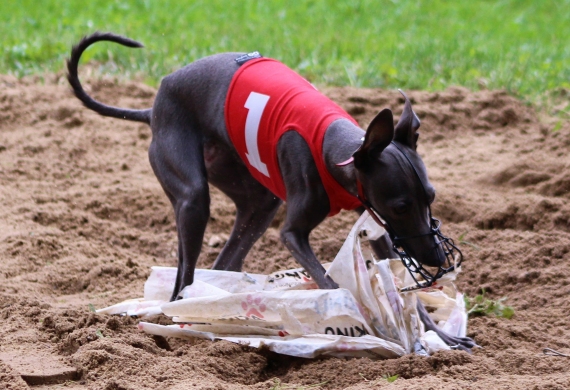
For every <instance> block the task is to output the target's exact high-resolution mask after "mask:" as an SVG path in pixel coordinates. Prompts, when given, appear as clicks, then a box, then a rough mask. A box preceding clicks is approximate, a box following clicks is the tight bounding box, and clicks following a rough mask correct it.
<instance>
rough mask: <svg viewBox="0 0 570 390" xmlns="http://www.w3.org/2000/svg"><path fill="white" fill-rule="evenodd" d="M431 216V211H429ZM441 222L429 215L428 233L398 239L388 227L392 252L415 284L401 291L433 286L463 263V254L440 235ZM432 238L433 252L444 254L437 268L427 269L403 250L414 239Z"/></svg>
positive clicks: (452, 243)
mask: <svg viewBox="0 0 570 390" xmlns="http://www.w3.org/2000/svg"><path fill="white" fill-rule="evenodd" d="M430 214H431V211H430ZM440 228H441V222H440V221H439V219H436V218H433V217H432V216H431V215H430V231H429V232H428V233H425V234H421V235H418V236H411V237H398V236H396V235H394V234H393V233H391V232H390V231H391V230H392V229H390V228H389V227H388V230H387V231H388V234H389V235H390V238H391V240H392V244H393V247H394V251H395V252H396V253H397V254H398V256H400V259H401V260H402V263H403V264H404V266H405V267H406V269H407V270H408V272H409V273H410V275H411V276H412V278H413V279H414V281H415V282H416V285H415V286H410V287H405V288H403V289H402V291H411V290H417V289H421V288H426V287H430V286H433V285H434V283H435V282H436V280H437V279H439V278H441V277H442V276H443V275H445V274H447V273H449V272H452V271H454V270H456V269H457V268H458V267H459V266H461V263H462V262H463V253H461V250H459V248H458V247H457V246H455V243H454V241H453V240H452V239H451V238H449V237H446V236H444V235H443V233H441V230H440ZM425 236H432V237H433V242H434V247H433V250H434V251H437V250H438V249H441V250H442V252H443V254H444V259H443V263H442V264H441V265H439V266H438V267H427V266H425V265H423V264H421V263H420V262H418V261H417V260H415V259H414V258H412V257H411V256H410V255H409V254H408V252H406V250H405V249H404V248H405V247H407V246H410V245H411V243H412V242H413V240H414V239H417V238H420V237H425Z"/></svg>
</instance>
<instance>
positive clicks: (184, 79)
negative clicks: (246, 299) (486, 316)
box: [67, 32, 475, 350]
mask: <svg viewBox="0 0 570 390" xmlns="http://www.w3.org/2000/svg"><path fill="white" fill-rule="evenodd" d="M99 41H111V42H115V43H118V44H121V45H124V46H127V47H133V48H136V47H142V44H140V43H139V42H137V41H134V40H131V39H128V38H126V37H122V36H119V35H115V34H112V33H100V32H97V33H94V34H92V35H90V36H86V37H84V38H83V39H82V40H81V41H80V42H79V43H78V44H77V45H76V46H74V47H73V48H72V51H71V57H70V59H69V60H68V61H67V68H68V81H69V83H70V85H71V87H72V88H73V92H74V94H75V96H76V97H77V98H78V99H79V100H81V101H82V103H83V104H84V105H85V106H86V107H87V108H89V109H91V110H93V111H95V112H97V113H99V114H101V115H103V116H109V117H114V118H119V119H126V120H131V121H137V122H143V123H146V124H148V125H150V127H151V128H152V134H153V137H152V141H151V144H150V147H149V158H150V163H151V166H152V168H153V171H154V173H155V175H156V177H157V178H158V181H159V182H160V184H161V186H162V188H163V189H164V192H165V193H166V195H167V196H168V198H169V200H170V202H171V203H172V206H173V208H174V213H175V217H176V226H177V232H178V272H177V277H176V282H175V286H174V291H173V293H172V297H171V300H175V299H177V298H178V294H179V292H180V291H181V290H182V289H183V288H184V287H185V286H188V285H191V284H192V283H193V278H194V268H195V266H196V261H197V259H198V256H199V254H200V250H201V246H202V240H203V236H204V231H205V228H206V224H207V222H208V219H209V216H210V210H209V209H210V208H209V206H210V196H209V188H208V182H209V183H211V184H212V185H214V186H215V187H217V188H219V189H220V190H221V191H222V192H224V193H225V194H226V195H227V196H228V197H229V198H230V199H232V201H233V202H234V203H235V205H236V209H237V215H236V220H235V224H234V227H233V230H232V232H231V235H230V237H229V239H228V241H227V242H226V244H225V246H224V247H223V249H222V251H221V252H220V254H219V256H218V258H217V259H216V261H215V263H214V265H213V268H214V269H218V270H228V271H241V268H242V265H243V261H244V258H245V257H246V255H247V253H248V252H249V250H250V249H251V247H252V246H253V244H254V243H255V242H256V241H257V240H258V239H259V238H260V237H261V235H262V234H263V233H264V232H265V231H266V229H267V228H268V226H269V224H270V223H271V221H272V220H273V217H274V216H275V213H276V212H277V209H278V208H279V206H280V205H281V204H282V199H281V198H283V199H285V198H286V200H287V211H286V219H285V222H284V226H283V228H282V230H281V236H280V238H281V241H282V242H283V243H284V245H285V246H286V247H287V249H288V250H289V251H290V252H291V254H292V255H293V257H294V258H295V259H296V260H297V262H298V263H299V264H301V266H303V267H304V268H305V269H306V270H307V272H308V273H309V274H310V275H311V277H312V278H313V279H314V281H315V282H316V283H317V285H318V286H319V288H324V289H331V288H337V287H338V285H337V284H336V283H335V282H334V281H333V280H332V279H331V278H330V277H329V276H327V275H326V273H325V270H324V268H323V267H322V265H321V264H320V263H319V261H318V260H317V257H316V256H315V254H314V252H313V250H312V249H311V246H310V244H309V234H310V232H311V231H312V230H313V229H314V228H315V227H316V226H317V225H318V224H320V223H321V222H322V221H323V220H324V219H325V218H326V217H327V216H328V215H332V214H334V213H336V212H338V211H339V210H340V209H341V208H348V209H355V210H356V211H357V212H358V213H362V212H363V211H364V209H368V210H369V211H370V212H371V213H372V214H373V215H374V216H375V218H376V220H377V221H378V222H379V223H382V224H383V226H385V228H386V229H387V232H388V233H387V234H386V235H384V236H383V237H381V238H380V239H378V240H376V241H374V242H373V243H372V246H373V249H374V251H375V252H376V253H377V254H378V256H380V258H388V257H390V258H391V257H394V256H395V255H396V254H395V253H394V249H393V248H396V246H393V244H392V242H391V241H394V243H397V245H398V247H400V248H402V250H403V252H401V253H406V254H407V255H408V256H411V257H413V258H415V259H416V260H417V262H418V263H419V264H423V265H426V266H431V267H437V268H438V269H439V270H442V269H443V268H442V265H443V264H444V263H445V262H446V261H447V259H446V256H448V255H449V253H450V250H449V248H446V247H445V245H443V244H442V242H443V243H445V242H447V238H445V237H444V236H442V235H441V234H440V233H439V227H435V228H434V222H433V221H434V219H433V218H432V217H431V212H430V211H429V210H430V209H429V206H430V204H431V203H432V202H433V200H434V198H435V189H434V187H433V186H432V185H431V184H430V183H429V181H428V178H427V173H426V168H425V166H424V164H423V162H422V160H421V158H420V156H419V155H418V153H417V152H416V144H417V140H418V135H417V133H416V130H417V129H418V128H419V119H418V118H417V116H416V114H415V113H414V112H413V110H412V106H411V103H410V101H409V100H408V98H407V97H406V96H405V95H404V99H405V107H404V112H403V114H402V115H401V118H400V120H399V122H398V124H397V125H396V127H395V128H394V121H393V116H392V112H391V111H390V110H389V109H384V110H382V111H381V112H380V113H379V114H378V115H377V116H376V117H375V118H374V119H373V120H372V122H371V123H370V125H369V126H368V128H367V130H366V131H364V130H362V129H360V128H359V127H358V126H357V124H356V122H355V121H354V120H353V119H351V118H350V117H349V116H348V114H346V113H344V114H342V113H339V112H340V111H338V110H342V109H340V107H333V108H330V110H332V111H331V112H333V116H332V117H330V118H332V120H329V121H328V122H319V123H321V124H320V125H319V126H321V127H323V125H322V123H325V125H324V129H323V130H322V134H321V138H320V141H318V142H317V147H312V149H311V146H310V145H309V142H308V141H307V136H306V135H302V134H301V133H300V131H284V132H283V133H282V134H279V135H278V138H277V139H276V143H277V144H276V145H272V146H269V147H266V146H264V147H260V145H258V139H257V137H258V136H260V135H259V134H258V133H259V132H261V130H260V123H261V122H262V121H263V120H264V117H270V119H269V121H271V120H273V119H274V118H273V117H275V118H277V119H279V118H280V116H282V115H281V113H280V112H276V113H274V112H271V113H267V115H264V107H265V105H266V104H269V103H268V102H272V99H271V98H270V94H271V92H268V93H267V94H264V93H258V92H259V91H258V92H254V91H252V88H253V87H252V88H249V84H248V81H247V80H246V81H244V82H242V84H243V83H245V87H244V88H245V91H246V94H245V95H244V93H243V91H242V90H239V88H238V87H235V88H234V84H232V81H233V80H234V78H235V77H236V75H237V74H238V73H240V72H241V73H240V74H242V75H244V74H248V73H247V72H246V70H247V69H249V71H250V72H251V71H253V69H254V68H256V67H258V66H262V65H263V66H265V65H267V66H269V67H271V66H277V67H278V68H277V71H276V72H277V73H275V75H274V76H275V77H273V78H274V79H279V80H281V79H285V80H288V79H287V77H288V76H287V75H290V76H291V77H293V78H295V77H298V78H299V79H301V77H300V76H298V75H296V74H294V72H292V71H290V70H289V69H283V67H284V65H282V64H281V65H282V67H281V68H279V66H280V65H279V64H275V62H276V61H273V62H272V61H263V60H265V59H264V58H263V57H261V56H260V55H259V54H258V53H257V52H254V53H249V54H244V53H223V54H217V55H212V56H209V57H205V58H202V59H200V60H198V61H195V62H194V63H191V64H190V65H187V66H186V67H183V68H181V69H180V70H178V71H175V72H174V73H172V74H170V75H168V76H166V77H165V78H164V79H163V80H162V82H161V85H160V87H159V90H158V93H157V95H156V99H155V102H154V105H153V107H152V108H149V109H142V110H134V109H122V108H117V107H112V106H108V105H105V104H103V103H100V102H98V101H96V100H94V99H93V98H91V97H90V96H89V95H88V94H87V93H86V92H85V91H84V89H83V87H82V86H81V84H80V81H79V77H78V74H77V67H78V63H79V59H80V57H81V54H82V53H83V52H84V51H85V50H86V49H87V47H89V46H90V45H92V44H93V43H95V42H99ZM256 61H257V62H258V63H259V64H261V65H258V64H255V62H256ZM249 65H251V66H249ZM244 69H245V70H244ZM268 69H269V68H268ZM271 69H273V68H271ZM271 69H270V70H269V72H271ZM244 72H245V73H244ZM291 74H294V76H293V75H291ZM265 77H266V79H267V77H269V78H271V77H270V76H267V74H266V73H265ZM241 78H245V76H243V77H241V76H240V79H241ZM302 80H303V81H302V82H301V84H302V83H303V82H305V83H306V84H307V85H309V86H310V84H309V83H308V82H306V81H305V80H304V79H302ZM265 81H267V80H265ZM265 81H264V82H263V83H261V84H260V85H259V88H264V87H265V84H264V83H265ZM287 85H288V84H287V82H285V88H287ZM248 88H249V90H247V89H248ZM256 88H257V87H256ZM303 88H304V89H303V91H304V92H303V93H305V92H306V93H309V92H308V89H313V90H314V87H312V86H310V88H305V87H303ZM242 89H243V88H242ZM315 91H316V90H315ZM315 91H313V92H311V94H310V98H309V99H308V100H306V101H305V103H306V104H307V107H310V109H305V110H301V116H310V115H312V114H313V113H318V112H319V111H321V110H320V107H321V106H323V110H325V109H329V108H325V106H326V107H329V103H330V104H334V103H332V102H330V101H329V100H328V99H327V98H325V97H324V95H321V94H320V93H318V92H315ZM315 93H316V94H318V96H317V95H315ZM229 95H232V96H234V95H235V96H236V98H235V101H237V103H235V104H234V103H233V101H234V100H232V99H229V98H228V96H229ZM245 98H247V100H245ZM240 99H241V100H240ZM323 99H326V101H325V100H323ZM273 100H278V99H273ZM244 102H245V103H244ZM231 105H237V106H236V107H237V108H235V110H234V111H232V110H233V108H231V107H230V106H231ZM276 107H277V106H276ZM240 110H241V111H240ZM228 111H230V112H229V113H228ZM343 112H344V111H343ZM234 114H235V115H234ZM240 115H241V116H240ZM234 116H235V117H238V120H237V122H239V123H240V124H239V125H237V126H234V125H231V126H230V122H231V121H232V120H233V117H234ZM271 118H273V119H271ZM265 119H267V118H265ZM277 119H276V120H277ZM240 121H241V122H240ZM244 122H245V125H244ZM284 123H285V122H284ZM284 126H285V130H289V128H287V125H284ZM230 127H234V128H237V133H235V132H234V135H232V134H230ZM244 127H245V129H244ZM309 130H310V131H309V133H310V132H311V131H312V130H311V129H309ZM232 131H235V129H234V130H232ZM240 132H241V134H239V133H240ZM235 134H237V135H235ZM311 134H312V133H311ZM311 136H312V135H309V138H310V137H311ZM236 137H237V138H238V141H237V143H240V142H241V143H242V144H245V152H244V151H243V150H241V151H238V148H237V146H235V145H234V143H235V142H234V141H235V139H236ZM240 137H241V138H240ZM260 142H261V141H260ZM236 145H237V144H236ZM242 146H243V145H242ZM242 149H243V148H242ZM268 149H271V152H272V153H273V157H272V158H273V160H275V164H273V166H270V167H269V168H268V167H267V166H268V165H271V164H270V161H265V159H266V158H267V157H264V156H267V154H264V153H267V152H268ZM315 150H316V151H315ZM315 153H317V154H315ZM318 153H321V155H320V156H319V155H318ZM275 170H277V171H275ZM275 173H277V174H275ZM327 175H328V176H327ZM270 176H278V179H280V180H281V182H280V184H279V183H278V184H276V185H277V187H275V188H273V187H271V185H265V184H262V183H264V180H265V179H267V177H270ZM331 178H332V179H331ZM278 181H279V180H278ZM279 185H280V186H281V187H279ZM331 186H332V187H331ZM335 186H336V187H335ZM269 188H271V190H270V189H269ZM331 188H332V189H331ZM276 193H277V194H279V195H280V197H281V198H280V197H278V196H276V195H275V194H276ZM340 193H343V194H341V195H338V194H340ZM338 196H340V197H341V198H343V197H344V198H343V199H344V201H339V200H338V199H335V198H336V197H338ZM339 202H340V203H339ZM376 214H377V215H376ZM379 216H381V219H380V218H379ZM442 237H443V239H442ZM453 248H455V247H453ZM420 267H421V269H424V268H423V266H421V265H420ZM440 274H441V272H440ZM439 276H441V275H439ZM418 309H419V313H420V318H421V320H422V321H423V322H424V324H425V325H426V328H427V329H433V330H434V331H436V332H437V333H438V334H439V335H440V337H442V339H443V340H444V341H445V342H446V343H448V344H449V345H451V346H455V347H456V348H459V349H465V350H469V349H470V348H472V347H473V346H474V345H475V343H474V342H473V340H471V339H469V338H458V337H452V336H450V335H447V334H445V333H443V332H442V331H441V330H439V328H438V327H437V326H436V325H435V324H434V323H433V321H432V320H431V318H430V317H429V315H428V314H427V310H426V309H425V307H423V305H421V304H420V305H418Z"/></svg>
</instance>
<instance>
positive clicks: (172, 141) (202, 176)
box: [149, 93, 210, 300]
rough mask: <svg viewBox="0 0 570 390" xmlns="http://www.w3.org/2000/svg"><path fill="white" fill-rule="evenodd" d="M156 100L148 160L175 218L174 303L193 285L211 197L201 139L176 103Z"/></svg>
mask: <svg viewBox="0 0 570 390" xmlns="http://www.w3.org/2000/svg"><path fill="white" fill-rule="evenodd" d="M164 95H165V94H164V93H163V94H162V96H161V95H160V93H159V95H158V96H157V102H158V103H155V107H154V108H153V122H152V129H153V139H152V142H151V144H150V148H149V159H150V163H151V166H152V168H153V170H154V173H155V175H156V177H157V178H158V181H159V182H160V184H161V185H162V188H163V189H164V191H165V192H166V194H167V196H168V198H169V199H170V202H171V203H172V207H173V208H174V214H175V218H176V228H177V232H178V248H179V250H178V273H177V277H176V283H175V287H174V290H173V293H172V297H171V300H175V299H177V297H178V293H179V292H180V291H181V290H182V289H183V288H184V287H185V286H188V285H190V284H192V282H193V281H194V268H195V266H196V261H197V260H198V256H199V255H200V250H201V248H202V240H203V237H204V231H205V230H206V224H207V223H208V219H209V216H210V193H209V187H208V181H207V173H206V168H205V165H204V158H203V141H202V135H201V133H200V132H199V131H198V129H197V127H196V126H192V118H190V117H189V116H188V115H187V114H185V110H184V109H183V108H182V107H178V105H177V102H176V101H175V100H173V99H170V100H169V99H168V97H166V96H164Z"/></svg>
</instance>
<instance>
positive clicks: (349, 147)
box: [323, 119, 365, 196]
mask: <svg viewBox="0 0 570 390" xmlns="http://www.w3.org/2000/svg"><path fill="white" fill-rule="evenodd" d="M364 134H365V132H364V130H362V129H361V128H359V127H358V126H356V125H354V124H353V123H352V122H350V121H348V120H346V119H339V120H336V121H334V122H333V123H331V125H330V126H329V127H328V129H327V132H326V133H325V139H324V141H323V156H324V159H325V164H326V165H327V169H328V170H329V172H330V174H331V175H332V176H333V177H334V178H335V180H336V181H337V182H338V183H339V184H340V185H341V186H343V187H344V189H345V190H347V191H348V192H349V193H351V194H352V195H354V196H356V194H357V188H356V172H355V168H354V164H348V165H345V166H338V165H336V164H338V163H341V162H344V161H346V160H348V159H349V158H350V157H352V154H353V153H354V152H355V151H356V150H357V149H358V148H359V147H360V145H362V139H363V137H364Z"/></svg>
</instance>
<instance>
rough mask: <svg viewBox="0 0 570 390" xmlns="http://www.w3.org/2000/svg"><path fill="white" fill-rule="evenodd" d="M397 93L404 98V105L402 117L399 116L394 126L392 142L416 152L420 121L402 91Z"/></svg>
mask: <svg viewBox="0 0 570 390" xmlns="http://www.w3.org/2000/svg"><path fill="white" fill-rule="evenodd" d="M399 91H400V93H401V94H402V95H403V96H404V101H405V103H404V111H403V112H402V116H400V120H399V121H398V124H397V125H396V134H395V136H394V140H395V141H398V142H400V143H402V144H404V145H407V146H409V147H410V148H412V149H414V150H416V147H417V143H418V137H419V134H418V133H417V130H418V129H419V128H420V119H419V118H418V116H417V115H416V113H415V112H414V110H413V109H412V103H410V99H408V97H407V96H406V94H405V93H404V92H403V91H402V90H399Z"/></svg>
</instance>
